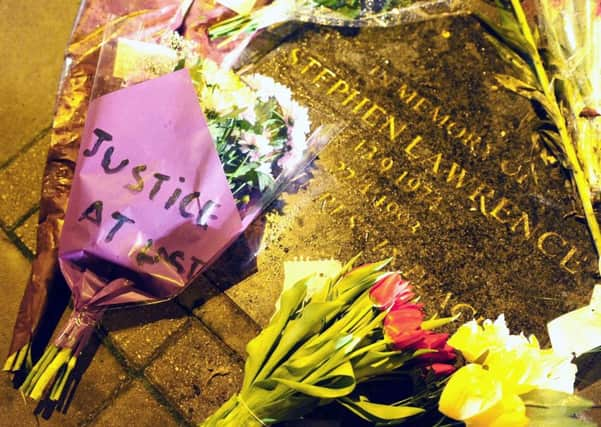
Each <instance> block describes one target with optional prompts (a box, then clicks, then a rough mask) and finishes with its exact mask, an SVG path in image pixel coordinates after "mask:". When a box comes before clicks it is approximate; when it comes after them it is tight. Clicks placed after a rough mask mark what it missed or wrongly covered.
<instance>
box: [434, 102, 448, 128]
mask: <svg viewBox="0 0 601 427" xmlns="http://www.w3.org/2000/svg"><path fill="white" fill-rule="evenodd" d="M439 114H440V107H436V108H434V113H432V121H433V122H434V123H436V124H437V125H438V126H439V127H443V126H444V125H445V124H446V123H447V122H448V121H449V120H450V118H451V116H449V115H448V114H447V115H446V116H441V117H439Z"/></svg>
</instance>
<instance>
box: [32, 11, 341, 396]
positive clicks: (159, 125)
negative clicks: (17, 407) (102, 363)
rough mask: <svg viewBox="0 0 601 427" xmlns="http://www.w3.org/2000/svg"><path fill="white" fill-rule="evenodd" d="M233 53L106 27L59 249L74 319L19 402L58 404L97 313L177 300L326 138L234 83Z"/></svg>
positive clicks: (264, 94)
mask: <svg viewBox="0 0 601 427" xmlns="http://www.w3.org/2000/svg"><path fill="white" fill-rule="evenodd" d="M244 43H246V42H243V43H242V44H244ZM241 51H242V49H240V44H238V45H237V47H235V48H234V49H231V50H229V51H228V52H227V54H225V55H223V54H222V52H218V51H217V50H212V49H210V47H209V49H208V50H207V48H206V46H203V45H201V44H200V43H199V42H198V41H197V40H194V39H186V38H185V37H183V36H182V35H180V34H179V33H177V32H175V31H172V30H170V29H169V28H159V29H158V30H157V29H156V28H155V29H153V28H145V27H143V26H142V27H141V26H140V25H139V22H136V21H135V20H134V21H133V22H126V24H124V25H121V26H117V27H108V28H107V30H106V31H105V39H104V41H103V48H102V50H101V53H100V56H99V61H98V67H97V72H96V75H95V81H94V87H93V89H92V100H91V102H90V104H89V108H88V111H87V117H86V122H85V127H84V129H83V133H82V139H81V144H80V148H79V155H78V158H77V162H76V167H75V174H74V178H73V183H72V186H71V191H70V195H69V204H68V208H67V211H66V215H65V220H64V226H63V229H62V233H61V237H60V242H59V253H58V258H59V265H60V268H61V272H62V274H63V276H64V278H65V279H66V281H67V284H68V286H69V288H70V289H71V292H72V294H73V306H74V310H73V313H72V314H71V316H70V318H69V321H68V322H67V325H66V326H65V327H64V329H63V330H62V332H61V333H60V334H59V335H58V337H57V338H56V339H55V341H54V342H53V343H52V344H51V345H50V346H49V347H48V348H47V350H46V351H45V353H44V354H43V356H42V358H41V359H40V360H39V361H38V363H37V364H36V365H35V366H34V367H33V369H32V370H31V372H30V373H29V375H28V377H27V378H26V380H25V382H24V383H23V385H22V386H21V390H22V391H23V392H24V393H25V394H26V395H28V396H30V397H32V398H34V399H39V398H41V397H42V396H43V395H44V393H46V392H48V391H50V394H49V397H50V399H51V400H58V399H60V398H61V397H62V394H63V391H64V388H65V384H66V383H67V381H68V378H69V375H70V372H71V371H72V370H73V368H74V366H75V363H76V361H77V356H78V355H79V354H80V353H81V351H82V350H83V348H84V347H85V345H86V343H87V342H88V340H89V337H90V336H91V334H92V332H93V330H94V327H95V325H96V324H97V322H98V321H99V320H100V319H101V318H102V315H103V313H104V312H105V311H106V310H107V309H111V308H114V307H118V306H122V305H129V304H133V303H152V302H158V301H163V300H167V299H170V298H173V297H175V296H176V295H178V294H179V293H180V292H181V291H182V290H183V289H184V288H185V287H186V286H187V285H188V284H189V283H190V282H191V281H192V280H193V279H194V278H195V277H197V276H198V275H199V273H200V272H201V271H203V270H204V269H205V268H206V267H207V266H209V265H211V264H212V262H213V261H214V260H215V259H217V258H218V257H219V255H220V254H221V253H222V252H223V251H224V250H225V249H227V248H228V246H229V245H230V244H231V243H232V242H233V241H234V240H235V239H236V238H237V237H238V236H239V235H240V234H241V233H242V232H243V231H244V230H245V229H246V227H247V226H248V225H249V224H250V223H251V222H252V221H253V219H255V218H256V216H257V215H258V214H259V213H260V212H261V211H262V210H263V209H265V208H266V207H267V206H268V205H269V204H270V203H271V202H272V201H273V200H274V198H276V197H277V195H278V194H279V193H280V192H281V191H282V190H283V189H284V188H285V187H286V186H287V185H288V184H289V183H290V182H291V180H292V179H293V178H294V177H295V176H296V175H297V174H298V173H299V172H301V171H302V169H303V168H304V167H305V166H306V165H307V164H308V162H310V161H311V160H312V159H313V158H314V157H315V155H316V154H317V153H318V152H319V150H320V149H321V148H323V146H324V145H325V144H326V143H327V141H328V139H329V137H330V136H331V135H332V133H333V132H335V131H336V129H337V127H336V126H334V125H332V126H325V125H323V124H321V126H319V127H318V126H316V125H312V123H311V120H310V118H309V111H308V109H307V108H306V107H304V106H302V105H300V104H298V103H297V102H296V101H295V100H294V99H293V98H292V95H291V92H290V90H288V89H287V88H286V87H284V86H282V85H280V84H278V83H276V82H275V81H274V80H272V79H271V78H268V77H264V76H261V75H258V74H252V75H248V76H244V77H240V76H238V75H237V74H236V73H235V72H234V71H233V70H232V69H231V68H230V66H229V63H228V61H231V60H232V58H233V56H232V55H234V54H239V53H240V52H241Z"/></svg>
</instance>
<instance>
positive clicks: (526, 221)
mask: <svg viewBox="0 0 601 427" xmlns="http://www.w3.org/2000/svg"><path fill="white" fill-rule="evenodd" d="M520 224H521V225H522V226H523V230H524V239H526V240H530V237H531V236H532V234H533V233H532V230H531V229H530V217H529V216H528V213H526V212H522V214H521V215H520V218H519V219H518V220H517V221H515V222H514V223H513V224H512V225H511V227H510V228H511V231H513V232H514V233H515V232H516V230H517V229H518V227H519V226H520Z"/></svg>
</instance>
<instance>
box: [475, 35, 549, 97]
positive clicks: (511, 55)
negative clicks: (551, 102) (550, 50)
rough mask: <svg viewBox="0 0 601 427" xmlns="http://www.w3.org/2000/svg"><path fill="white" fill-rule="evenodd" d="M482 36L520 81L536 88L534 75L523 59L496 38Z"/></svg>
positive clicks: (536, 83) (536, 82)
mask: <svg viewBox="0 0 601 427" xmlns="http://www.w3.org/2000/svg"><path fill="white" fill-rule="evenodd" d="M484 36H485V37H486V39H487V40H488V41H489V42H490V44H492V45H493V46H494V47H495V49H497V51H498V52H499V55H500V56H501V58H502V59H503V60H504V61H505V62H506V63H507V64H509V65H510V66H511V67H512V68H513V69H514V70H515V71H516V72H517V74H518V75H519V78H520V79H521V80H523V81H524V82H526V83H527V84H528V85H530V86H538V81H537V80H536V75H535V74H534V71H533V70H532V67H531V66H530V64H528V62H526V61H525V60H524V58H522V57H521V56H520V55H519V54H518V53H517V52H516V51H515V50H513V49H511V48H509V47H507V45H505V44H503V43H502V42H500V41H499V40H498V39H497V38H496V37H493V36H491V35H490V34H485V35H484Z"/></svg>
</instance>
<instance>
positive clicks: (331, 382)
mask: <svg viewBox="0 0 601 427" xmlns="http://www.w3.org/2000/svg"><path fill="white" fill-rule="evenodd" d="M273 381H276V382H278V383H280V384H284V385H285V386H287V387H290V388H291V389H293V390H296V391H298V392H299V393H303V394H306V395H307V396H312V397H317V398H319V399H335V398H337V397H342V396H346V395H348V394H349V393H351V392H352V391H353V390H354V389H355V375H354V372H353V367H352V366H351V364H350V363H348V362H347V363H343V364H342V365H340V366H338V367H337V368H336V369H334V370H333V371H331V372H330V373H329V374H328V375H326V376H325V377H323V378H320V379H319V381H318V382H317V383H316V384H306V383H303V382H299V381H294V380H289V379H287V378H273Z"/></svg>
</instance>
